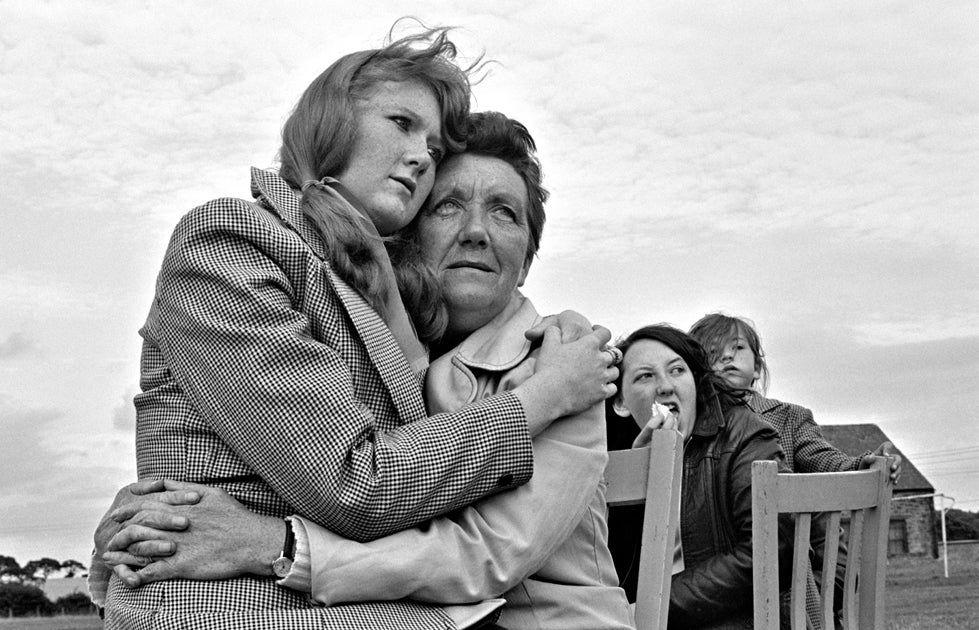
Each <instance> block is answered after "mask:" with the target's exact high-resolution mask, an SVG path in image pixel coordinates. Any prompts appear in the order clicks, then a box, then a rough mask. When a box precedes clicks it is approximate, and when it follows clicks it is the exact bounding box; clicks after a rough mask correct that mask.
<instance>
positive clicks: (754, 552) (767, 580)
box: [751, 462, 779, 630]
mask: <svg viewBox="0 0 979 630" xmlns="http://www.w3.org/2000/svg"><path fill="white" fill-rule="evenodd" d="M759 463H760V462H754V463H753V464H752V468H751V574H752V580H753V583H754V609H755V614H754V616H755V630H778V628H779V595H778V509H777V506H776V503H775V501H776V498H777V496H778V466H777V465H776V466H774V467H771V466H763V467H759V466H758V464H759ZM772 463H773V464H774V463H775V462H772Z"/></svg>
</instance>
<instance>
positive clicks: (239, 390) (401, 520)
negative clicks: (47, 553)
mask: <svg viewBox="0 0 979 630" xmlns="http://www.w3.org/2000/svg"><path fill="white" fill-rule="evenodd" d="M252 194H253V195H254V196H255V198H256V203H252V202H247V201H244V200H240V199H227V198H226V199H217V200H214V201H211V202H209V203H207V204H205V205H203V206H200V207H198V208H195V209H194V210H192V211H191V212H190V213H188V214H187V215H186V216H185V217H184V218H183V219H182V220H181V221H180V223H179V224H178V226H177V228H176V230H175V232H174V234H173V237H172V239H171V241H170V245H169V247H168V250H167V254H166V256H165V258H164V262H163V267H162V270H161V271H160V275H159V278H158V280H157V287H156V296H155V299H154V302H153V305H152V307H151V310H150V314H149V317H148V319H147V322H146V325H145V326H144V327H143V329H142V330H141V331H140V334H141V335H142V336H143V338H144V343H143V354H142V360H141V365H140V369H141V382H140V385H141V389H142V393H141V394H139V395H138V396H137V397H136V401H135V403H136V409H137V430H136V453H137V463H138V471H139V477H140V478H169V479H177V480H183V481H193V482H198V483H208V484H213V485H218V486H221V487H223V488H224V489H225V490H227V491H228V492H229V493H230V494H232V495H233V496H234V497H235V498H236V499H238V500H239V501H241V502H242V503H243V504H245V505H246V506H248V507H249V508H250V509H252V510H254V511H256V512H259V513H261V514H269V515H275V516H286V515H288V514H300V515H302V516H304V517H306V518H308V519H310V520H312V521H315V522H317V523H320V524H322V525H323V526H324V527H327V528H329V529H331V530H333V531H336V532H338V533H340V534H342V535H343V536H346V537H349V538H352V539H355V540H371V539H374V538H377V537H380V536H383V535H386V534H389V533H391V532H394V531H398V530H400V529H403V528H405V527H407V526H410V525H413V524H416V523H419V522H421V521H424V520H427V519H429V518H431V517H432V516H434V515H436V514H440V513H444V512H446V511H449V510H452V509H455V508H457V507H460V506H463V505H467V504H469V503H472V502H473V501H475V500H476V499H478V498H480V497H482V496H485V495H487V494H491V493H493V492H497V491H500V490H504V489H506V488H509V487H513V486H515V485H519V484H522V483H525V482H526V481H527V480H528V479H529V478H530V476H531V473H532V468H533V460H532V447H531V443H530V437H529V435H528V433H527V425H526V418H525V416H524V412H523V409H522V407H521V405H520V403H519V401H518V400H517V399H516V397H514V396H513V395H512V394H510V393H503V394H500V395H497V396H493V397H491V398H487V399H485V400H483V401H480V402H479V403H477V404H475V405H472V406H470V407H467V408H466V409H463V410H461V411H458V412H454V413H446V414H439V415H436V416H432V417H426V416H427V414H426V412H425V405H424V402H423V400H422V395H421V387H420V383H419V380H418V377H417V376H416V375H415V374H414V373H413V372H412V370H411V368H410V366H409V365H408V363H407V361H406V360H405V358H404V356H403V355H402V353H401V350H400V348H399V346H398V345H397V342H396V341H395V339H394V338H393V336H392V335H391V333H390V331H388V329H387V327H386V326H385V325H384V322H383V320H382V319H381V318H380V317H379V316H378V315H377V313H376V312H375V311H374V310H373V309H372V308H371V307H370V306H369V305H368V304H367V303H366V302H365V301H364V300H363V298H361V296H360V295H359V294H358V293H357V292H356V291H354V290H353V289H351V288H350V287H349V286H348V285H346V284H345V283H344V282H343V281H342V280H341V279H340V278H339V277H337V276H336V275H335V274H334V273H333V271H332V269H331V267H330V266H329V264H328V263H327V262H326V261H325V260H324V255H325V254H324V251H323V245H322V241H321V240H320V239H319V237H318V235H317V234H316V232H315V229H314V228H313V227H312V226H311V225H310V224H309V223H308V222H307V221H306V219H305V218H304V217H303V215H302V212H301V210H300V208H299V203H298V197H297V196H296V194H295V192H294V191H293V190H292V189H291V188H290V187H289V186H288V184H287V183H286V182H285V181H284V180H282V179H281V178H279V177H278V175H277V174H276V173H275V172H272V171H262V170H258V169H252ZM123 627H136V628H185V627H195V628H196V627H202V628H219V627H220V628H224V627H234V628H279V627H282V628H450V627H452V625H451V622H450V621H449V620H448V617H446V615H444V614H443V613H442V611H441V610H440V609H439V608H437V607H431V608H429V607H424V606H421V605H417V604H413V603H409V602H394V603H388V604H364V605H354V606H338V607H330V608H317V607H315V606H313V605H312V604H310V602H309V601H308V600H307V599H306V598H305V597H303V596H300V595H297V594H295V593H293V592H291V591H289V590H288V589H284V588H281V587H279V586H277V585H276V584H275V582H274V581H273V580H272V579H264V578H238V579H233V580H224V581H218V582H194V581H185V580H171V581H164V582H159V583H154V584H150V585H147V586H144V587H142V588H139V589H136V590H130V589H126V588H125V587H122V586H120V584H119V583H118V582H117V581H116V580H115V579H113V582H112V584H110V589H109V595H108V600H107V606H106V628H123Z"/></svg>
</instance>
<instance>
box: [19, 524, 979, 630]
mask: <svg viewBox="0 0 979 630" xmlns="http://www.w3.org/2000/svg"><path fill="white" fill-rule="evenodd" d="M948 552H949V553H948V558H949V561H948V572H949V578H948V579H945V577H944V567H943V564H942V561H941V559H939V560H934V559H932V558H931V557H924V558H922V557H912V558H892V559H890V560H889V561H888V563H887V589H886V593H887V628H888V629H889V630H933V629H934V630H943V629H945V628H951V629H959V628H961V629H966V628H968V629H970V630H972V629H979V543H977V544H972V545H950V546H949V548H948ZM101 628H102V620H101V619H99V618H98V617H97V616H94V615H93V616H65V617H40V618H25V617H20V618H14V619H2V618H0V630H21V629H23V630H100V629H101Z"/></svg>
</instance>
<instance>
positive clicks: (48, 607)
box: [0, 555, 95, 617]
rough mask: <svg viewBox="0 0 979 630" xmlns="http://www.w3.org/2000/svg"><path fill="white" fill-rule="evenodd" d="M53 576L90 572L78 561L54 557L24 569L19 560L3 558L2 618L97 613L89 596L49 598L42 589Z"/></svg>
mask: <svg viewBox="0 0 979 630" xmlns="http://www.w3.org/2000/svg"><path fill="white" fill-rule="evenodd" d="M52 575H58V576H59V577H86V576H87V575H88V569H87V567H86V566H85V565H84V564H82V563H81V562H78V561H77V560H64V561H58V560H55V559H54V558H40V559H39V560H31V561H29V562H27V564H25V565H24V566H21V565H20V563H19V562H17V560H16V558H14V557H12V556H4V555H0V617H20V616H25V615H53V614H56V613H61V614H84V613H94V612H95V607H94V606H93V605H92V602H91V600H89V597H88V594H87V593H72V594H70V595H65V596H64V597H59V598H58V599H57V600H55V601H51V600H50V599H48V597H47V595H45V594H44V591H43V590H41V588H40V587H41V586H43V585H44V583H45V582H47V580H48V578H49V577H51V576H52Z"/></svg>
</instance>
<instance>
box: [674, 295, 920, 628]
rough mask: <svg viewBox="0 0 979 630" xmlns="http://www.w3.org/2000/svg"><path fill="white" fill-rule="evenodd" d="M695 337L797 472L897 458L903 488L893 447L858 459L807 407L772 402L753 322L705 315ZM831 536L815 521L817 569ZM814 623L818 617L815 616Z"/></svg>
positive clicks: (813, 599) (812, 594) (894, 475)
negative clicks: (765, 425) (834, 439)
mask: <svg viewBox="0 0 979 630" xmlns="http://www.w3.org/2000/svg"><path fill="white" fill-rule="evenodd" d="M690 336H691V337H693V338H694V339H696V340H697V341H698V342H700V344H701V345H702V346H703V347H704V349H705V350H706V352H707V356H708V360H709V361H710V365H711V368H712V369H713V370H714V372H715V373H716V374H718V375H719V376H720V377H721V378H723V379H724V380H725V381H726V382H727V383H728V384H729V385H730V386H731V387H734V388H735V389H740V390H742V391H745V392H746V393H747V396H746V399H747V402H748V405H749V406H750V407H751V409H752V411H754V412H755V413H757V414H758V415H760V416H761V417H762V418H763V419H764V420H765V421H767V422H768V423H769V424H770V425H772V427H774V428H775V430H776V431H778V442H779V446H781V447H782V452H783V453H784V454H785V461H786V464H788V466H789V468H790V469H791V470H792V472H797V473H818V472H842V471H847V470H860V469H863V468H869V467H870V465H871V464H872V463H873V458H874V456H877V455H883V456H891V457H893V458H894V463H893V464H892V466H891V479H893V480H894V483H897V481H898V478H899V477H900V476H901V456H900V455H898V454H896V453H894V452H893V448H894V447H893V445H892V444H891V443H890V442H884V443H883V444H881V445H880V446H879V447H877V449H876V450H874V451H866V452H864V453H863V454H861V455H858V456H856V457H854V456H850V455H847V454H846V453H844V452H843V451H841V450H840V449H838V448H836V447H835V446H833V445H832V444H830V443H829V442H827V441H826V439H825V438H824V437H823V433H822V431H820V429H819V425H817V424H816V422H815V420H814V419H813V415H812V411H810V410H809V409H807V408H806V407H803V406H801V405H796V404H793V403H788V402H782V401H780V400H775V399H774V398H766V397H765V394H766V392H767V390H768V382H769V371H768V364H767V363H766V361H765V352H764V350H763V349H762V347H761V337H760V336H759V334H758V331H757V330H755V327H754V326H753V325H752V323H751V322H750V321H749V320H747V319H745V318H743V317H733V316H730V315H725V314H723V313H710V314H708V315H705V316H703V317H702V318H700V320H698V321H697V323H695V324H694V325H693V326H692V327H691V328H690ZM825 536H826V531H825V523H823V521H822V519H817V520H815V521H813V529H812V536H811V538H810V543H811V545H812V548H813V552H814V554H815V558H814V560H813V563H814V566H822V557H823V545H824V540H825ZM839 553H840V556H839V558H840V559H839V564H838V567H841V566H844V564H842V563H845V560H846V549H845V547H844V546H843V543H842V539H841V543H840V550H839ZM841 580H842V575H840V569H839V568H838V570H837V576H836V581H837V595H836V598H835V604H836V607H837V610H838V609H839V606H840V605H842V591H841ZM815 584H816V582H815V580H814V581H813V582H812V583H811V584H810V585H809V588H808V589H807V590H808V591H809V592H808V593H807V598H806V599H807V601H806V604H807V608H808V609H809V610H810V612H811V613H816V611H818V609H819V600H818V596H817V595H816V586H815ZM810 618H818V615H817V616H814V615H813V614H810Z"/></svg>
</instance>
